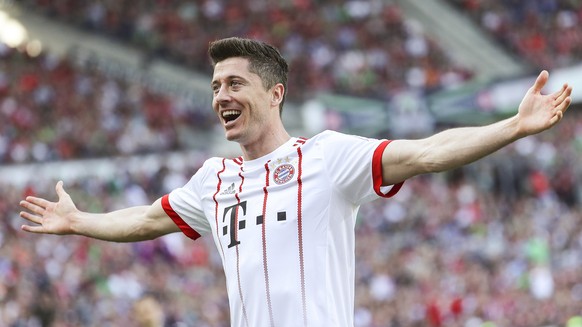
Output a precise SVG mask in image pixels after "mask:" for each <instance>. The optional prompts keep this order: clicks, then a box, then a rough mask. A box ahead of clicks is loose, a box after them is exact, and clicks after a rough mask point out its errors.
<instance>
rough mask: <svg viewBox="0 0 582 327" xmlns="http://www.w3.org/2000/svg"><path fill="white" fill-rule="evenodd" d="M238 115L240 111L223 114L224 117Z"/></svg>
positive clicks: (228, 111)
mask: <svg viewBox="0 0 582 327" xmlns="http://www.w3.org/2000/svg"><path fill="white" fill-rule="evenodd" d="M238 115H240V111H238V110H225V111H223V112H222V117H228V116H238Z"/></svg>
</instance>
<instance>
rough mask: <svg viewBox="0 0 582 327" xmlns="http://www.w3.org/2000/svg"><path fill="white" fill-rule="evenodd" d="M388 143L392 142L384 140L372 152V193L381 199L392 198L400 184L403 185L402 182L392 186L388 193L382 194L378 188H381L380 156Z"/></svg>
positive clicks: (398, 189)
mask: <svg viewBox="0 0 582 327" xmlns="http://www.w3.org/2000/svg"><path fill="white" fill-rule="evenodd" d="M390 142H392V141H390V140H386V141H383V142H382V143H380V145H378V147H377V148H376V150H374V156H373V157H372V178H373V183H374V191H375V192H376V194H378V195H379V196H381V197H383V198H390V197H393V196H394V195H395V194H396V193H398V191H400V188H401V187H402V184H404V182H400V183H398V184H394V185H393V186H392V188H391V189H390V191H388V193H382V191H381V190H380V187H381V186H382V154H383V153H384V149H386V146H387V145H388V144H389V143H390Z"/></svg>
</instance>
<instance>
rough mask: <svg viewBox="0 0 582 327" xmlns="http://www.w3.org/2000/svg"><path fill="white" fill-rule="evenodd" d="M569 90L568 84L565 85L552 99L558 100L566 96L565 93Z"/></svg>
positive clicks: (553, 94)
mask: <svg viewBox="0 0 582 327" xmlns="http://www.w3.org/2000/svg"><path fill="white" fill-rule="evenodd" d="M567 89H568V84H566V83H564V85H562V87H561V88H560V89H559V90H557V91H556V92H554V93H552V99H554V100H557V99H558V98H559V97H561V96H562V95H564V93H565V92H566V90H567Z"/></svg>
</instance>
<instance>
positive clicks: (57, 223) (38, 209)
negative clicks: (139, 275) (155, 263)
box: [20, 181, 179, 242]
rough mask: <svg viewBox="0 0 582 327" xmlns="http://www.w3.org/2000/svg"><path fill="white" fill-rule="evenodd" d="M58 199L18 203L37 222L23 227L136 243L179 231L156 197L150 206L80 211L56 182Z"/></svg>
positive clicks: (34, 230)
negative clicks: (101, 212) (100, 212)
mask: <svg viewBox="0 0 582 327" xmlns="http://www.w3.org/2000/svg"><path fill="white" fill-rule="evenodd" d="M56 191H57V195H58V201H57V202H51V201H48V200H46V199H43V198H38V197H33V196H29V197H27V198H26V199H25V200H22V201H21V202H20V206H21V207H23V208H25V209H26V210H27V211H22V212H21V213H20V216H21V217H22V218H24V219H26V220H28V221H30V222H32V223H34V224H36V225H22V227H21V228H22V230H24V231H27V232H31V233H41V234H58V235H66V234H75V235H84V236H88V237H92V238H96V239H100V240H105V241H114V242H136V241H144V240H150V239H154V238H156V237H159V236H162V235H165V234H169V233H172V232H178V231H179V228H178V227H177V226H176V225H175V224H174V222H173V221H172V220H171V219H170V218H169V217H168V216H167V215H166V213H165V211H164V210H163V208H162V205H161V201H160V200H159V199H158V200H157V201H156V202H154V203H153V204H152V205H149V206H137V207H131V208H127V209H122V210H118V211H113V212H110V213H104V214H95V213H87V212H82V211H79V210H78V209H77V207H76V206H75V204H74V203H73V200H72V199H71V197H70V196H69V194H68V193H67V192H66V191H65V189H64V187H63V182H62V181H59V182H58V183H57V185H56Z"/></svg>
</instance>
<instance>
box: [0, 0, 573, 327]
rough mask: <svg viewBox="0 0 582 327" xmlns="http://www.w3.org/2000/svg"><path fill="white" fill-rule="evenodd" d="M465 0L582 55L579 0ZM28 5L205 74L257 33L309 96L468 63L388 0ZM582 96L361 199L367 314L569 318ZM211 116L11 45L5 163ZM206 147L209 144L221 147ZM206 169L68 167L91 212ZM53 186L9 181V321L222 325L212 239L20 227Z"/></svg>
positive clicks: (565, 52) (524, 321)
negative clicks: (236, 42)
mask: <svg viewBox="0 0 582 327" xmlns="http://www.w3.org/2000/svg"><path fill="white" fill-rule="evenodd" d="M455 2H457V3H459V6H462V7H463V8H464V10H467V11H469V12H470V13H469V14H470V15H472V16H474V17H476V18H477V19H479V21H482V22H484V24H485V26H486V27H487V28H488V29H489V30H492V31H496V34H498V36H499V37H505V38H506V39H504V41H503V42H504V44H507V45H508V46H510V48H511V49H512V50H513V51H516V53H517V55H519V56H523V57H524V58H527V59H528V60H531V61H532V62H533V63H534V64H536V65H540V66H543V67H544V68H549V67H558V66H563V65H566V64H571V63H573V62H574V61H573V60H580V58H581V54H580V51H581V50H580V46H581V44H582V41H581V40H580V34H579V33H580V29H579V28H578V29H576V28H574V27H573V26H575V25H571V24H572V21H576V22H577V21H578V20H580V19H581V10H580V5H579V2H576V1H552V0H547V1H530V2H528V1H505V2H503V1H485V0H483V1H455ZM22 3H23V4H25V5H27V6H30V8H34V10H37V11H40V12H43V13H45V14H46V15H49V16H51V17H55V18H57V19H60V20H62V21H65V22H69V23H71V24H74V25H76V26H79V27H82V28H84V29H86V30H88V31H93V32H100V33H106V34H108V35H110V36H112V37H114V38H118V39H120V40H123V41H126V42H128V43H130V44H133V45H134V46H136V47H139V48H141V49H144V50H145V51H148V52H149V53H150V55H151V56H152V57H161V58H165V59H169V60H174V61H177V62H181V63H183V64H185V65H187V66H189V67H191V68H194V69H197V70H201V71H208V62H207V61H206V48H207V44H208V42H209V41H210V40H212V39H215V38H218V37H223V36H230V35H240V36H249V37H256V38H260V39H264V40H266V41H268V42H271V43H273V44H275V45H277V46H279V47H280V48H281V49H282V50H283V52H284V55H285V56H286V58H287V59H288V60H289V61H290V62H291V64H292V65H293V67H292V70H294V71H296V72H301V74H297V75H293V76H292V78H291V80H290V87H291V90H290V94H293V95H295V96H296V97H300V96H301V95H302V94H304V95H308V94H309V92H311V91H328V90H333V91H335V92H342V93H348V94H355V95H368V96H377V97H382V98H386V97H389V96H390V95H391V93H393V92H397V91H398V90H400V89H402V88H409V87H414V88H421V89H424V90H432V89H437V88H439V87H443V86H446V85H450V84H451V83H452V84H454V83H458V82H461V81H463V80H465V79H466V78H468V77H469V76H470V73H469V72H466V71H465V70H464V69H462V68H459V67H457V66H455V64H454V63H452V62H451V61H450V60H449V59H448V57H447V55H446V53H444V52H443V51H442V49H439V48H438V46H437V45H436V44H435V43H434V42H433V41H431V40H429V39H427V38H426V37H425V36H423V34H422V31H421V30H420V29H419V28H418V26H416V25H415V24H414V22H412V21H409V20H407V19H406V18H404V17H403V16H402V14H401V12H400V10H399V9H398V7H397V6H396V5H394V4H393V3H391V2H378V3H379V4H377V3H376V2H365V1H350V2H344V1H333V0H328V1H317V2H315V1H310V0H297V1H288V2H287V1H278V2H276V4H273V3H267V2H266V1H261V0H254V1H253V0H247V1H243V3H244V4H243V5H240V6H227V4H228V3H229V2H228V1H224V2H222V1H215V0H206V1H164V0H158V1H151V0H150V1H139V2H129V1H107V0H105V1H71V0H59V1H45V0H23V1H22ZM534 4H535V5H534ZM576 4H578V5H576ZM542 5H544V6H547V7H544V6H542ZM376 6H379V7H376ZM536 8H537V9H536ZM539 8H542V9H539ZM544 8H545V9H544ZM534 9H535V10H534ZM502 10H503V11H502ZM516 15H517V16H516ZM550 16H551V18H550ZM515 17H518V18H519V17H522V18H523V19H522V18H519V19H516V18H515ZM225 22H228V24H226V23H225ZM518 22H519V23H524V25H527V26H529V29H528V27H522V26H521V25H520V26H514V24H516V23H518ZM549 22H551V24H550V23H549ZM526 23H527V24H526ZM537 23H543V24H544V25H543V26H544V27H538V25H535V24H537ZM528 24H529V25H528ZM491 26H493V27H495V26H496V28H491ZM498 28H499V29H498ZM201 31H204V33H202V32H201ZM501 31H503V33H502V32H501ZM535 31H538V32H539V33H544V35H543V40H545V41H544V42H545V45H544V47H542V48H540V49H543V51H542V50H540V51H531V49H530V50H527V51H525V50H523V49H526V48H527V47H534V48H535V49H537V48H536V47H539V45H538V44H537V43H539V42H541V41H539V40H537V41H536V40H535V38H534V35H533V34H535V33H534V32H535ZM504 33H505V34H504ZM516 33H522V34H516ZM539 33H538V34H539ZM552 33H554V34H552ZM556 33H557V34H556ZM525 36H531V37H532V39H531V40H530V41H527V42H526V39H528V38H527V37H525ZM568 40H569V41H568ZM566 41H568V42H566ZM544 42H541V43H544ZM562 43H567V44H562ZM522 51H525V52H522ZM547 60H551V63H547V62H546V61H547ZM579 110H580V108H575V107H574V108H572V109H570V111H569V112H568V113H567V114H566V117H565V119H564V120H563V121H562V122H561V123H560V125H559V126H558V127H557V128H556V129H555V130H552V131H550V132H548V133H544V134H540V135H536V136H535V137H530V138H526V139H523V140H520V141H518V142H517V143H515V144H513V145H511V146H509V147H507V148H506V149H503V150H502V151H500V152H499V153H496V154H494V155H492V156H491V157H489V158H487V159H485V160H482V161H480V162H478V163H475V164H472V165H470V166H467V167H465V168H463V169H458V170H455V171H451V172H448V173H444V174H438V175H427V176H420V177H417V178H414V179H411V180H409V181H407V182H406V183H405V185H404V187H403V189H402V190H401V191H400V193H399V194H398V195H397V196H396V197H395V198H393V199H390V200H379V201H375V202H372V203H370V204H368V205H365V206H363V207H362V209H361V210H360V215H359V218H358V226H357V228H356V234H357V236H356V239H357V249H356V264H357V268H356V312H355V315H356V316H355V317H356V326H358V327H384V326H389V327H417V326H418V327H420V326H429V327H441V326H442V327H444V326H451V327H482V326H488V327H492V326H495V327H509V326H511V327H534V326H535V327H541V326H547V325H552V326H564V325H565V324H566V321H567V320H568V319H570V318H571V317H573V316H576V315H580V314H582V210H581V208H580V204H581V203H582V187H581V185H582V168H580V167H579V166H578V165H577V163H578V162H579V161H580V158H581V156H582V114H581V113H579V112H578V111H579ZM213 122H214V115H213V114H212V111H211V110H210V108H206V107H199V106H198V105H197V104H196V103H192V102H190V101H185V100H184V99H181V98H174V97H171V96H169V95H167V94H160V93H158V92H155V91H154V90H151V89H149V88H148V87H147V86H145V85H141V84H139V83H133V82H128V81H124V80H120V79H116V78H113V77H110V76H107V75H105V74H103V73H102V72H100V71H99V70H96V69H95V68H94V67H91V66H90V65H88V66H81V67H79V66H77V65H76V64H74V62H73V61H72V60H70V59H68V58H56V57H53V56H51V55H50V54H42V55H41V56H39V57H30V56H28V55H26V54H25V52H21V51H18V50H14V49H9V48H6V47H4V46H2V45H1V44H0V165H4V164H8V163H10V164H19V163H26V162H35V161H36V162H46V161H55V160H68V159H83V158H95V157H105V158H106V157H108V156H118V155H136V154H141V153H151V152H163V151H169V150H181V149H185V148H186V145H185V144H184V143H183V141H182V140H181V139H180V136H179V134H180V129H182V128H191V129H199V130H210V129H211V128H212V127H211V126H212V124H213ZM383 137H386V138H390V135H384V136H383ZM199 150H200V155H201V156H204V157H206V156H207V151H210V150H209V149H204V148H203V147H202V145H201V146H200V148H199ZM215 154H216V153H208V155H215ZM199 165H200V163H199V162H194V163H192V162H188V164H187V165H182V166H181V168H177V166H174V165H172V166H170V165H161V166H160V167H159V168H158V169H157V170H154V171H153V172H149V173H144V172H143V171H139V172H137V171H130V170H124V169H120V171H119V172H117V173H116V174H114V175H112V176H110V177H109V178H106V179H103V178H95V177H91V175H90V174H89V175H88V176H87V177H86V178H78V179H74V180H65V188H66V189H67V190H68V191H69V192H70V193H71V196H72V197H73V199H74V200H75V201H76V203H77V204H78V207H79V208H80V209H82V210H87V211H91V212H101V211H110V210H115V209H120V208H123V207H126V206H129V205H140V204H149V203H151V202H152V201H154V200H155V199H157V198H159V197H160V196H161V195H163V194H166V193H168V192H169V191H171V190H172V189H173V188H174V187H178V186H181V185H183V184H184V183H185V182H186V181H187V180H188V179H189V178H190V176H191V175H192V174H193V173H194V172H195V171H196V168H197V167H198V166H199ZM90 170H91V167H88V171H90ZM55 182H56V180H52V179H47V178H43V176H35V177H32V176H31V182H30V184H28V185H26V186H25V187H21V186H16V185H11V184H8V183H5V182H3V181H0V217H2V219H1V220H0V326H8V327H23V326H27V327H28V326H33V327H36V326H59V327H61V326H62V327H69V326H71V327H72V326H99V327H101V326H127V327H133V326H136V327H137V326H147V324H145V323H143V324H142V323H140V321H141V320H142V319H141V318H147V319H150V318H151V319H152V320H156V319H157V320H158V321H160V320H161V321H164V323H163V326H168V327H170V326H171V327H182V326H200V327H205V326H213V327H214V326H218V327H220V326H228V325H229V323H228V321H229V318H228V317H229V313H228V303H227V298H226V291H225V280H224V273H223V272H222V266H221V262H220V258H219V256H218V253H217V252H216V250H215V249H214V244H213V242H212V240H211V239H209V238H204V239H201V240H198V241H196V242H192V241H191V240H189V239H188V238H186V237H185V236H183V235H181V234H173V235H168V236H165V237H163V238H160V239H158V240H154V241H149V242H141V243H132V244H117V243H108V242H101V241H95V240H90V239H86V238H83V237H77V236H65V237H57V236H50V235H32V234H26V233H24V232H22V231H20V229H19V226H20V225H21V224H22V223H24V221H22V219H20V218H19V217H18V212H19V210H20V209H19V207H18V206H17V203H18V202H19V200H20V199H22V198H23V197H24V196H26V195H30V194H33V195H41V196H46V197H48V198H51V199H55V194H54V184H55ZM144 312H147V313H148V314H150V315H151V317H150V316H149V315H145V314H144ZM146 316H147V317H146ZM154 325H155V324H154Z"/></svg>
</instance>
